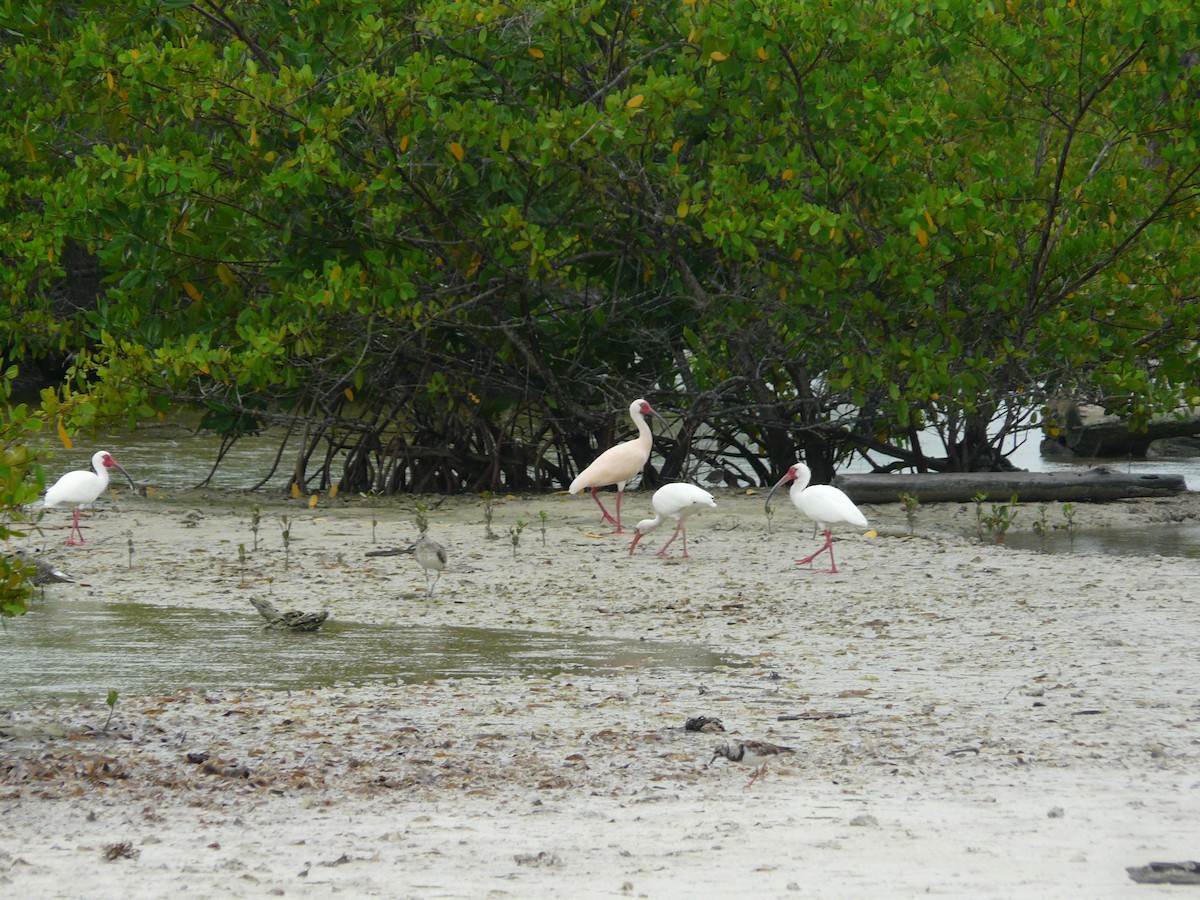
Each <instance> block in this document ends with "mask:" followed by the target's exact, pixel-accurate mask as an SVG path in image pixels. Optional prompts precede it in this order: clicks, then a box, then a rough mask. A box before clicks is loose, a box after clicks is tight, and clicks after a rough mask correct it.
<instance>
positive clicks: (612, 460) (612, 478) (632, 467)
mask: <svg viewBox="0 0 1200 900" xmlns="http://www.w3.org/2000/svg"><path fill="white" fill-rule="evenodd" d="M646 416H654V417H655V418H657V419H659V420H660V421H661V420H662V416H660V415H659V414H658V413H656V412H655V411H654V409H653V408H652V407H651V406H650V404H649V403H647V402H646V401H645V400H634V401H633V402H632V403H630V404H629V418H631V419H633V424H634V425H636V426H637V430H638V436H637V437H636V438H634V439H633V440H632V441H626V442H625V443H623V444H617V445H616V446H615V447H609V448H608V449H607V450H605V451H604V452H603V453H601V454H600V455H599V456H597V457H596V458H595V459H594V460H593V461H592V464H591V465H590V466H588V467H587V468H586V469H584V470H583V471H582V472H580V473H579V474H578V475H576V476H575V480H574V481H572V482H571V487H570V488H569V489H568V492H569V493H572V494H578V493H579V492H580V491H582V490H583V489H584V488H591V489H592V499H593V500H595V501H596V505H597V506H599V507H600V512H601V513H603V515H604V518H605V520H607V521H609V522H612V524H613V525H615V526H616V527H617V530H616V534H621V533H623V529H622V528H621V498H622V497H623V496H624V494H625V485H626V483H627V482H628V481H629V480H630V479H631V478H633V476H635V475H636V474H637V473H638V472H640V471H642V469H644V468H645V467H646V461H647V460H648V459H650V449H651V447H652V446H653V445H654V435H653V434H651V433H650V426H649V424H647V422H646ZM610 484H615V485H616V486H617V517H616V518H615V519H614V518H613V517H612V516H610V515H609V514H608V510H607V509H605V508H604V504H603V503H601V502H600V497H599V496H597V495H598V493H599V491H600V488H602V487H607V486H608V485H610Z"/></svg>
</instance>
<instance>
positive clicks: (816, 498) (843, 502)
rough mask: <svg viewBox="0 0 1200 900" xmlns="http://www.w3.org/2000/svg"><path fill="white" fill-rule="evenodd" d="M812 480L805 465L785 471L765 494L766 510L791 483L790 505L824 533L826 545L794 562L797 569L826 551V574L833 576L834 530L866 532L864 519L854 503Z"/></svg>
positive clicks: (833, 489) (835, 563)
mask: <svg viewBox="0 0 1200 900" xmlns="http://www.w3.org/2000/svg"><path fill="white" fill-rule="evenodd" d="M811 478H812V472H811V471H809V468H808V466H806V465H805V464H804V463H796V464H795V465H794V466H792V467H791V468H790V469H788V470H787V474H786V475H784V476H783V477H782V478H780V479H779V481H777V482H775V487H773V488H771V490H770V492H769V493H768V494H767V506H770V505H771V495H772V494H774V493H775V491H776V489H777V488H778V487H779V486H780V485H781V484H786V483H787V482H789V481H794V482H795V483H794V484H793V485H792V489H791V492H790V494H791V498H792V504H793V505H794V506H795V507H796V509H798V510H800V512H802V513H804V515H806V516H808V517H809V518H810V519H812V520H813V521H814V522H816V523H817V527H818V528H821V529H823V530H824V532H825V543H824V544H822V545H821V548H820V549H819V550H817V552H816V553H813V554H811V555H809V556H806V557H804V559H798V560H796V565H798V566H802V565H804V564H805V563H808V564H810V565H811V564H812V561H813V560H814V559H816V558H817V557H818V556H820V555H821V554H822V553H824V552H825V551H826V550H828V551H829V571H830V572H831V573H836V572H837V570H838V567H837V562H836V561H835V560H834V558H833V526H834V525H856V526H858V527H859V528H866V527H867V517H866V516H864V515H863V514H862V513H861V512H859V509H858V507H857V506H855V505H854V501H853V500H851V499H850V498H849V497H847V496H846V495H845V494H844V493H843V492H842V491H840V490H838V489H837V488H835V487H834V486H833V485H831V484H814V485H810V484H809V483H808V482H809V480H810V479H811Z"/></svg>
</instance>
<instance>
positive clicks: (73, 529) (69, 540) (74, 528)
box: [67, 507, 87, 547]
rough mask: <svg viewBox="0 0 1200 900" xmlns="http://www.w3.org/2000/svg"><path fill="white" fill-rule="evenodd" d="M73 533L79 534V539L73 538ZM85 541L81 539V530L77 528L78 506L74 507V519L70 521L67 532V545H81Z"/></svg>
mask: <svg viewBox="0 0 1200 900" xmlns="http://www.w3.org/2000/svg"><path fill="white" fill-rule="evenodd" d="M75 535H79V540H75ZM86 543H87V541H85V540H84V539H83V532H82V531H80V530H79V507H75V519H74V521H73V522H72V523H71V529H70V530H69V531H68V532H67V546H68V547H74V546H76V545H79V546H82V545H83V544H86Z"/></svg>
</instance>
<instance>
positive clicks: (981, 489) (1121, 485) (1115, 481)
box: [837, 468, 1187, 503]
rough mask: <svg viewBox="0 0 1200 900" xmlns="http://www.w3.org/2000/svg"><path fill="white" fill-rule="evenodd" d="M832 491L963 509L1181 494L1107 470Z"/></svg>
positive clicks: (1176, 478)
mask: <svg viewBox="0 0 1200 900" xmlns="http://www.w3.org/2000/svg"><path fill="white" fill-rule="evenodd" d="M837 486H838V487H840V488H841V489H842V490H843V491H845V492H846V493H847V494H848V495H849V497H850V499H851V500H853V501H854V502H855V503H897V502H899V499H900V495H901V494H911V495H912V496H915V497H916V498H917V499H918V500H920V502H922V503H966V502H969V501H970V500H971V498H973V497H974V496H975V495H976V494H987V497H988V500H989V501H991V502H992V503H1006V502H1008V501H1009V500H1010V499H1012V496H1013V495H1014V494H1015V495H1016V496H1017V500H1019V501H1020V502H1022V503H1041V502H1049V501H1056V502H1067V501H1070V502H1079V501H1087V500H1123V499H1126V498H1129V497H1169V496H1171V495H1174V494H1182V493H1183V492H1184V491H1186V490H1187V484H1186V483H1185V482H1184V479H1183V476H1182V475H1151V474H1145V475H1138V474H1126V473H1122V472H1114V471H1112V470H1111V469H1106V468H1098V469H1086V470H1083V471H1079V472H937V473H929V474H925V475H912V474H899V473H896V474H878V475H877V474H870V475H841V476H839V477H838V478H837Z"/></svg>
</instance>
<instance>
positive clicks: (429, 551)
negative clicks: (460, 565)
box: [410, 534, 447, 597]
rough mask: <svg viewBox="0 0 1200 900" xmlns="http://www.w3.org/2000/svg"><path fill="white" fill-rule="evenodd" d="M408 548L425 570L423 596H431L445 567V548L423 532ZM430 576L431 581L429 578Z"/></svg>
mask: <svg viewBox="0 0 1200 900" xmlns="http://www.w3.org/2000/svg"><path fill="white" fill-rule="evenodd" d="M410 549H411V550H412V554H413V556H414V557H416V560H417V562H418V563H419V564H420V566H421V568H422V569H424V570H425V596H426V597H432V596H433V589H434V587H435V586H436V585H437V583H438V579H439V578H441V577H442V570H443V569H444V568H446V558H447V557H446V548H445V547H443V546H442V545H441V544H439V543H438V542H437V541H435V540H433V538H431V537H429V535H427V534H423V535H421V539H420V540H419V541H417V542H416V543H415V544H413V545H412V547H411V548H410ZM431 576H432V578H433V582H432V583H431V582H430V580H429V579H430V577H431Z"/></svg>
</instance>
